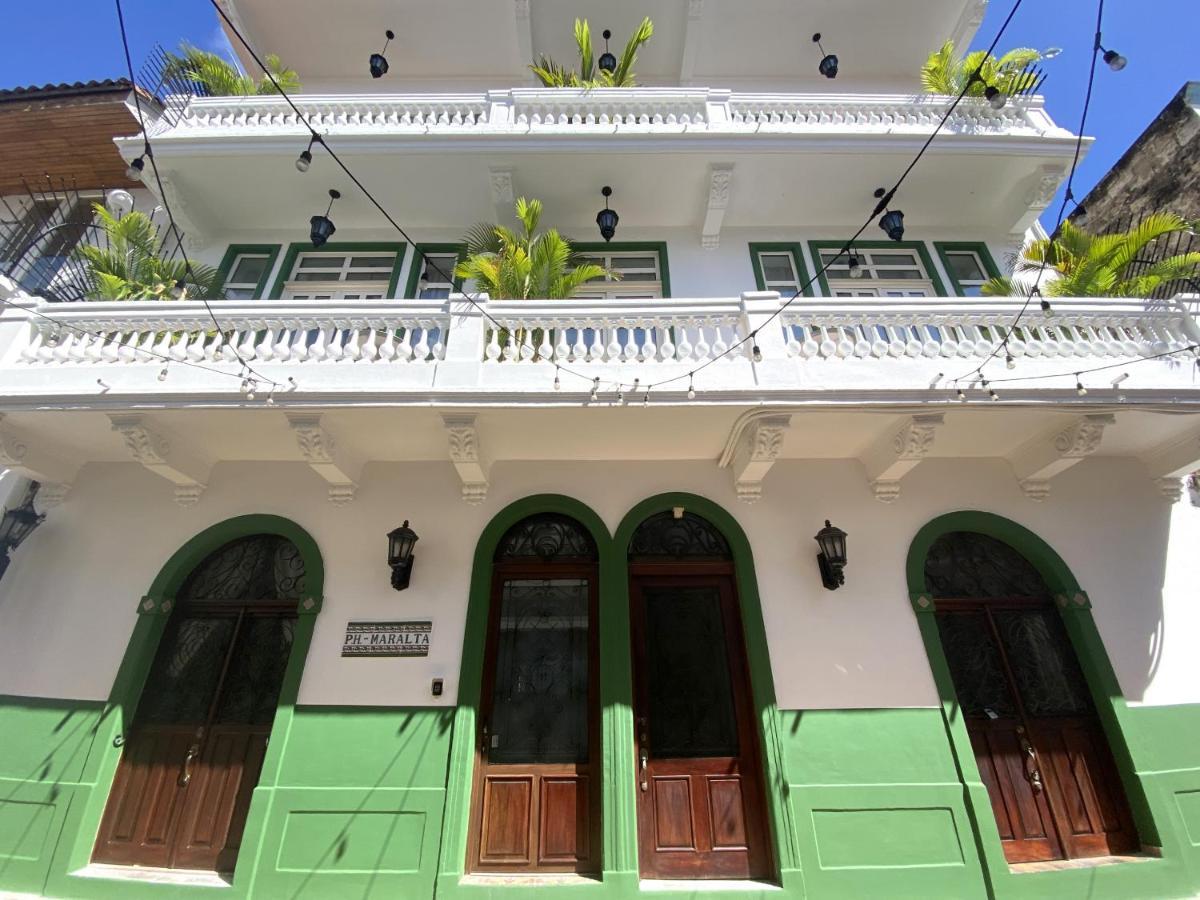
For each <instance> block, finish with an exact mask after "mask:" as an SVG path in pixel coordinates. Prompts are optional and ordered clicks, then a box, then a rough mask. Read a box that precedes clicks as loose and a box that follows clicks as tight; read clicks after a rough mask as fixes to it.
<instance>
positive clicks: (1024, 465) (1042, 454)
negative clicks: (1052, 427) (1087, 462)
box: [1009, 413, 1116, 502]
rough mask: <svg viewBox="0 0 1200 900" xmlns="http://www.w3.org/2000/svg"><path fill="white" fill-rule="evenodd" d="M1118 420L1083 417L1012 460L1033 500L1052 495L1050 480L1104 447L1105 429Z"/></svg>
mask: <svg viewBox="0 0 1200 900" xmlns="http://www.w3.org/2000/svg"><path fill="white" fill-rule="evenodd" d="M1115 421H1116V417H1114V416H1113V415H1112V414H1111V413H1096V414H1091V415H1086V416H1080V417H1079V418H1078V419H1077V420H1076V421H1075V422H1074V423H1073V424H1072V425H1070V426H1068V427H1067V428H1064V429H1062V430H1060V431H1055V432H1052V433H1050V434H1047V435H1042V436H1040V437H1036V438H1034V439H1033V440H1031V441H1028V442H1027V443H1025V444H1023V445H1022V446H1021V447H1019V448H1018V449H1017V450H1016V452H1015V453H1013V455H1012V456H1011V457H1010V458H1009V465H1011V466H1012V470H1013V474H1014V475H1016V476H1017V483H1018V484H1020V486H1021V490H1022V491H1024V492H1025V496H1027V497H1028V498H1029V499H1030V500H1036V501H1039V502H1040V501H1042V500H1045V499H1046V497H1048V496H1049V495H1050V480H1051V479H1052V478H1054V477H1055V476H1057V475H1061V474H1062V473H1063V472H1065V471H1066V470H1067V469H1069V468H1071V466H1073V465H1075V464H1076V463H1078V462H1079V461H1080V460H1082V459H1085V458H1087V457H1089V456H1091V455H1092V454H1093V453H1095V452H1096V451H1097V450H1098V449H1099V448H1100V439H1101V438H1102V437H1104V429H1105V428H1107V427H1108V426H1109V425H1112V424H1113V423H1114V422H1115Z"/></svg>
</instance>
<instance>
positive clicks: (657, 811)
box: [650, 775, 698, 853]
mask: <svg viewBox="0 0 1200 900" xmlns="http://www.w3.org/2000/svg"><path fill="white" fill-rule="evenodd" d="M650 788H651V792H652V793H653V795H654V803H653V809H652V811H651V814H652V815H653V817H654V850H655V852H656V853H658V852H662V851H664V850H696V849H698V848H697V847H696V830H697V829H696V823H695V804H694V803H693V802H692V780H691V778H690V777H688V776H687V775H673V776H668V777H663V776H653V777H652V778H651V781H650Z"/></svg>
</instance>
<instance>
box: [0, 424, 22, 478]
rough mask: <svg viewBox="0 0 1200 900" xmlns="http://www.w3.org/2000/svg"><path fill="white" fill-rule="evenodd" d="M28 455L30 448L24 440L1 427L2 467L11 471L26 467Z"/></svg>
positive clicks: (0, 455)
mask: <svg viewBox="0 0 1200 900" xmlns="http://www.w3.org/2000/svg"><path fill="white" fill-rule="evenodd" d="M2 418H3V417H2V416H0V419H2ZM28 453H29V446H28V445H27V444H26V443H25V442H24V441H23V440H21V439H20V438H19V437H17V436H16V434H14V433H13V432H12V431H11V430H10V429H8V428H5V427H2V426H0V465H2V466H5V467H6V468H9V469H12V468H16V467H18V466H24V465H25V457H26V455H28Z"/></svg>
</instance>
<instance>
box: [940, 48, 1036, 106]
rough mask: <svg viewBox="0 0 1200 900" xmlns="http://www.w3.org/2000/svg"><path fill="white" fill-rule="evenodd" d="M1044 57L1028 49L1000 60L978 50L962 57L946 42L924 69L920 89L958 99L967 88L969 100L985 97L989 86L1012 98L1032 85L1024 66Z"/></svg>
mask: <svg viewBox="0 0 1200 900" xmlns="http://www.w3.org/2000/svg"><path fill="white" fill-rule="evenodd" d="M1041 58H1042V54H1040V53H1039V52H1038V51H1036V50H1030V49H1029V48H1028V47H1018V48H1017V49H1016V50H1009V51H1008V52H1007V53H1005V54H1004V55H1003V56H1001V57H995V56H992V55H991V54H990V53H988V52H987V51H986V50H976V51H974V52H973V53H968V54H967V55H966V56H964V57H961V58H960V57H956V56H955V55H954V42H953V41H946V43H944V44H942V49H941V50H935V51H934V52H933V53H930V54H929V58H928V59H927V60H925V65H923V66H921V87H922V88H923V89H924V90H925V93H927V94H949V95H952V96H958V95H959V94H961V93H962V91H963V88H966V89H967V94H966V95H967V96H968V97H982V96H983V92H984V91H986V90H987V88H988V87H989V86H990V87H994V88H997V89H998V90H1000V91H1001V92H1003V93H1005V94H1008V95H1009V96H1012V95H1013V94H1017V93H1020V92H1021V91H1022V90H1027V89H1028V88H1029V86H1030V85H1031V84H1032V83H1033V79H1034V76H1033V74H1032V73H1027V72H1025V67H1026V66H1028V65H1029V64H1030V63H1034V62H1037V61H1038V60H1039V59H1041ZM981 66H982V68H981ZM976 69H978V70H979V78H978V79H976V80H975V81H973V82H972V81H971V75H972V73H973V72H975V70H976Z"/></svg>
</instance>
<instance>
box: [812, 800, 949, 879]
mask: <svg viewBox="0 0 1200 900" xmlns="http://www.w3.org/2000/svg"><path fill="white" fill-rule="evenodd" d="M812 823H813V833H814V835H815V840H816V845H817V863H818V865H820V867H821V868H822V869H826V870H832V869H880V868H894V869H913V868H928V867H930V866H961V865H962V864H963V853H962V845H961V844H960V843H959V840H958V830H957V828H956V827H955V825H954V811H953V810H951V809H947V808H945V807H943V808H941V809H938V808H925V809H814V810H813V811H812Z"/></svg>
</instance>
